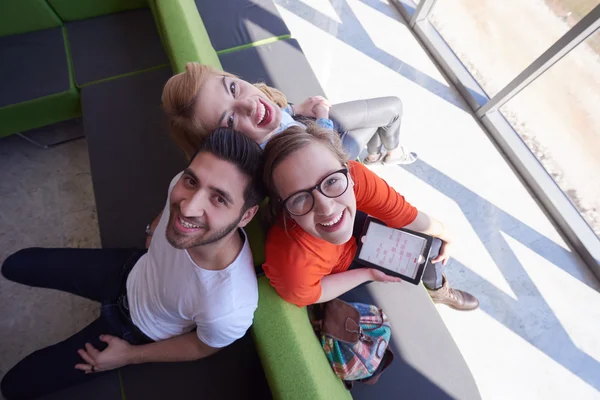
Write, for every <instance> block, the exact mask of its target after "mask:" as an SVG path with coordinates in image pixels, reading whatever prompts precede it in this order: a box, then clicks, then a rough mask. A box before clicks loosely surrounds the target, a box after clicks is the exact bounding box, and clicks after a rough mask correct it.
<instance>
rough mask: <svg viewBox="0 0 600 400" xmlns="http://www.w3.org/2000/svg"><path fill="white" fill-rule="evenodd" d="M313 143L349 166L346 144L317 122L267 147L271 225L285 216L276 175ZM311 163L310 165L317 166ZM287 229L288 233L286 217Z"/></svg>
mask: <svg viewBox="0 0 600 400" xmlns="http://www.w3.org/2000/svg"><path fill="white" fill-rule="evenodd" d="M311 143H318V144H320V145H322V146H324V147H325V148H326V149H327V150H329V151H330V152H331V153H332V154H333V155H334V157H335V158H336V159H337V160H338V161H339V162H340V164H341V165H344V166H346V165H348V155H347V154H346V152H345V151H344V148H343V147H342V141H341V140H340V137H339V136H338V134H337V133H336V132H332V131H331V130H329V129H325V128H322V127H321V126H319V125H318V124H317V123H315V122H311V123H309V124H307V125H306V129H305V128H303V127H301V126H296V125H294V126H291V127H289V128H288V129H286V130H285V131H283V132H282V133H280V134H279V135H277V136H275V137H273V138H272V139H271V140H269V142H268V143H267V146H266V147H265V150H264V153H263V160H264V161H263V162H264V164H263V183H264V185H265V188H266V190H267V195H268V196H269V204H268V206H267V216H266V217H267V222H268V223H273V222H274V221H275V219H276V217H277V215H278V214H279V213H280V212H281V200H283V199H281V197H280V196H279V193H278V192H277V189H276V188H275V181H274V180H273V173H274V172H275V168H277V167H278V166H279V164H281V163H282V162H283V161H284V160H285V159H287V158H288V157H289V156H291V155H292V154H294V153H295V152H297V151H298V150H300V149H303V148H305V147H306V146H308V145H309V144H311ZM313 161H314V160H308V161H307V162H313ZM283 222H284V227H285V228H286V231H287V226H286V222H285V215H284V220H283Z"/></svg>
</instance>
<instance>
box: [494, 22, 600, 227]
mask: <svg viewBox="0 0 600 400" xmlns="http://www.w3.org/2000/svg"><path fill="white" fill-rule="evenodd" d="M500 111H501V112H502V113H503V114H504V116H505V117H506V119H507V120H508V121H509V122H510V124H511V125H512V127H513V128H514V129H515V130H516V131H517V133H518V134H519V135H520V136H521V138H522V139H523V141H524V142H525V143H526V144H527V146H529V148H530V149H531V150H532V152H533V153H534V154H535V155H536V157H537V158H538V160H539V161H540V162H541V163H542V165H543V166H544V167H545V168H546V170H547V171H548V173H550V175H551V176H552V177H553V178H554V180H555V181H556V183H557V184H558V185H559V186H560V188H561V189H562V190H563V191H564V192H565V193H566V194H567V196H568V197H569V198H570V199H571V201H572V202H573V204H574V205H575V207H577V209H578V210H579V212H580V213H581V214H582V215H583V217H584V218H585V219H586V221H587V222H588V224H589V225H590V226H591V227H592V229H594V231H595V232H596V235H598V236H599V237H600V31H596V33H595V34H593V35H592V36H590V37H589V38H588V39H587V40H586V41H585V42H584V43H582V44H580V45H579V46H577V47H576V48H575V49H574V50H572V51H571V52H570V53H569V54H567V55H566V56H565V57H564V58H563V59H562V60H560V61H559V62H558V63H556V64H555V65H554V66H553V67H552V68H550V69H549V70H548V71H546V72H545V73H544V74H543V75H542V76H540V77H539V78H538V79H536V80H535V81H533V82H532V83H531V84H530V85H529V86H527V87H526V88H525V89H523V90H522V91H521V92H520V93H519V94H517V95H516V96H515V97H513V98H512V99H511V100H510V101H509V102H507V103H506V104H505V105H504V106H503V107H501V108H500Z"/></svg>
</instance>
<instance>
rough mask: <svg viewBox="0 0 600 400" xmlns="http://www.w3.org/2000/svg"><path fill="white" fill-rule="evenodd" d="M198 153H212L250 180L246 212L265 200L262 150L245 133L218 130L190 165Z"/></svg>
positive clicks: (245, 198)
mask: <svg viewBox="0 0 600 400" xmlns="http://www.w3.org/2000/svg"><path fill="white" fill-rule="evenodd" d="M198 153H211V154H212V155H214V156H215V157H217V158H220V159H221V160H224V161H228V162H230V163H232V164H234V165H235V166H236V167H237V168H238V170H239V171H240V172H241V173H243V174H244V175H246V176H247V177H248V178H250V182H249V183H248V185H247V186H246V190H244V211H246V210H247V209H249V208H250V207H254V206H255V205H257V204H259V203H260V202H261V201H262V200H263V199H264V198H265V188H264V185H263V181H262V173H263V158H262V149H261V148H260V146H259V145H258V144H256V143H255V142H254V141H252V140H251V139H249V138H248V137H247V136H245V135H244V134H243V133H241V132H238V131H236V130H233V129H231V128H217V129H215V130H214V131H213V132H212V133H211V134H210V135H208V136H207V137H206V138H205V139H204V140H203V141H202V143H200V146H199V147H198V150H197V151H196V154H194V156H193V157H192V159H191V160H190V164H191V163H192V161H194V158H196V156H197V155H198Z"/></svg>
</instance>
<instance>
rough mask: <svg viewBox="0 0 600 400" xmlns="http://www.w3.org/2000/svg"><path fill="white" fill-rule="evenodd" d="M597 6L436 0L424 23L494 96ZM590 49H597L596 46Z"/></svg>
mask: <svg viewBox="0 0 600 400" xmlns="http://www.w3.org/2000/svg"><path fill="white" fill-rule="evenodd" d="M597 4H598V0H546V1H544V0H526V1H523V0H503V1H497V0H438V1H437V2H436V3H435V6H434V7H433V9H432V11H431V12H430V14H429V16H428V18H429V20H430V21H431V22H432V24H433V26H435V28H436V29H437V30H438V32H439V33H440V34H441V36H442V37H443V38H444V40H445V41H446V43H448V45H449V46H450V47H451V48H452V50H453V51H454V53H455V54H456V55H457V56H458V58H459V59H460V60H461V61H462V63H463V64H464V65H465V66H466V67H467V69H468V70H469V72H470V73H471V75H473V76H474V77H475V79H476V80H477V82H478V83H479V85H481V87H482V88H483V89H484V90H485V91H486V93H487V94H488V96H489V97H492V96H495V95H496V94H497V93H498V92H499V91H500V90H501V89H502V88H503V87H504V86H506V84H508V83H509V82H510V81H511V80H512V79H513V78H515V77H516V76H517V74H519V73H520V72H521V71H522V70H523V69H525V67H527V66H528V65H529V64H530V63H531V62H532V61H534V60H535V59H536V58H537V57H539V56H540V55H541V54H542V53H543V52H544V51H545V50H546V49H548V47H550V46H551V45H552V44H553V43H554V42H556V41H557V40H558V39H559V38H560V37H561V36H562V35H564V34H565V33H566V32H567V31H568V30H569V29H570V27H572V26H573V25H574V24H575V23H577V22H579V21H580V20H581V18H583V17H584V16H585V15H586V14H587V13H588V12H590V11H591V10H592V9H593V8H594V6H596V5H597ZM590 44H592V43H590ZM593 45H595V46H596V49H597V50H600V44H599V43H595V44H593Z"/></svg>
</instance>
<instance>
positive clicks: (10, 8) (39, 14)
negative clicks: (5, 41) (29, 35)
mask: <svg viewBox="0 0 600 400" xmlns="http://www.w3.org/2000/svg"><path fill="white" fill-rule="evenodd" d="M60 25H61V21H60V19H59V18H58V17H57V16H56V14H55V13H54V12H53V11H52V9H51V8H50V6H48V3H46V1H45V0H2V1H1V2H0V36H8V35H16V34H19V33H25V32H32V31H39V30H42V29H48V28H54V27H57V26H60Z"/></svg>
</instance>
